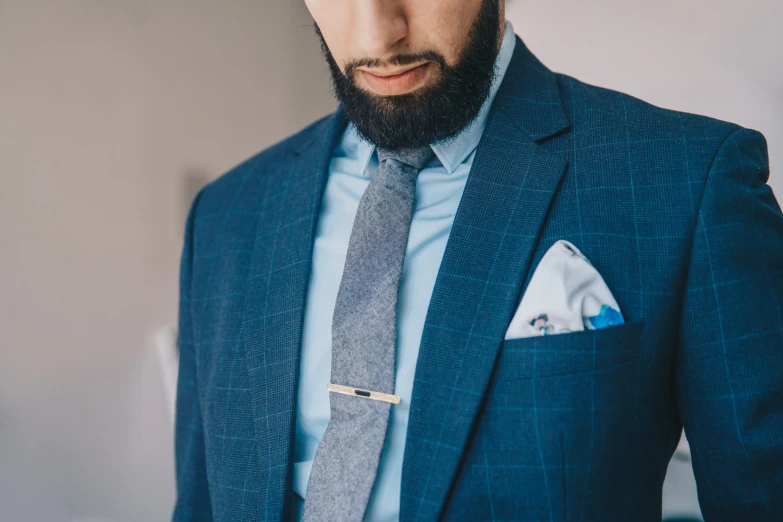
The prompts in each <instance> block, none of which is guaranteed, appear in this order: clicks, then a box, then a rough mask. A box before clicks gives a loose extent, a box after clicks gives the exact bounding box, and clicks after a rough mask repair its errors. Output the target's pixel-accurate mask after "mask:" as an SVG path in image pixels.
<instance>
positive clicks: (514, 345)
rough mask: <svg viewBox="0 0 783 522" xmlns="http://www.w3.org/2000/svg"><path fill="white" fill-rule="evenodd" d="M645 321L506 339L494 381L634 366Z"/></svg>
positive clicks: (593, 371)
mask: <svg viewBox="0 0 783 522" xmlns="http://www.w3.org/2000/svg"><path fill="white" fill-rule="evenodd" d="M643 330H644V321H639V322H635V323H626V324H623V325H619V326H612V327H609V328H603V329H600V330H584V331H581V332H572V333H565V334H556V335H545V336H541V337H525V338H521V339H508V340H506V341H505V342H504V343H503V346H502V352H501V356H500V357H501V358H500V364H499V366H498V373H497V379H498V380H500V381H504V380H512V381H513V380H519V379H531V378H545V377H555V376H562V375H574V374H579V373H595V372H602V371H610V370H612V369H614V368H617V367H620V366H622V365H627V364H632V363H634V362H635V361H636V360H637V359H638V358H639V355H640V351H641V345H642V343H641V335H642V331H643Z"/></svg>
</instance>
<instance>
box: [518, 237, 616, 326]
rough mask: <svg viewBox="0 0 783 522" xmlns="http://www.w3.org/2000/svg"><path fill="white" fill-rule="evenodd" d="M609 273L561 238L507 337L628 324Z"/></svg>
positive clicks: (541, 265) (535, 274) (539, 268)
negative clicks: (609, 284) (606, 278)
mask: <svg viewBox="0 0 783 522" xmlns="http://www.w3.org/2000/svg"><path fill="white" fill-rule="evenodd" d="M623 323H624V321H623V316H622V314H621V313H620V307H619V306H618V305H617V301H616V300H615V299H614V296H613V295H612V292H610V291H609V287H607V286H606V283H605V282H604V279H603V277H601V274H599V273H598V270H596V269H595V267H594V266H593V265H592V263H590V261H589V260H588V259H587V258H586V257H585V256H584V254H582V252H580V251H579V249H578V248H576V247H575V246H574V245H573V244H572V243H569V242H568V241H565V240H560V241H557V242H556V243H555V244H554V245H552V246H551V247H550V248H549V250H547V251H546V253H545V254H544V257H543V258H541V262H540V263H539V264H538V266H537V267H536V270H535V272H533V276H532V277H531V278H530V283H529V284H528V287H527V290H526V291H525V294H524V295H523V296H522V301H521V302H520V303H519V307H518V308H517V311H516V313H515V314H514V317H513V319H512V320H511V324H510V325H509V327H508V330H507V331H506V339H517V338H520V337H533V336H540V335H553V334H561V333H567V332H577V331H581V330H585V329H588V330H597V329H600V328H606V327H609V326H615V325H621V324H623Z"/></svg>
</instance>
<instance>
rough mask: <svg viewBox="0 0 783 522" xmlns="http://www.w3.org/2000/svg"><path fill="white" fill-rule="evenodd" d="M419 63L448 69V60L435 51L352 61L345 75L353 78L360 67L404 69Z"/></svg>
mask: <svg viewBox="0 0 783 522" xmlns="http://www.w3.org/2000/svg"><path fill="white" fill-rule="evenodd" d="M418 62H434V63H437V64H438V65H439V66H440V68H441V69H445V68H446V59H445V58H444V57H443V55H442V54H440V53H438V52H435V51H425V52H423V53H416V54H397V55H394V56H392V57H391V58H388V59H386V60H380V59H378V58H359V59H356V60H350V61H349V62H347V63H346V64H345V75H346V76H347V77H349V78H351V77H352V76H353V74H354V72H355V70H356V69H357V68H358V67H382V66H384V65H396V66H400V67H403V66H405V65H410V64H412V63H418Z"/></svg>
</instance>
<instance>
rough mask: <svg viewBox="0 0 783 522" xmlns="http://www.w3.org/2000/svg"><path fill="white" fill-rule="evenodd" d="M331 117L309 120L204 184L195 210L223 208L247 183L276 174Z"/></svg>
mask: <svg viewBox="0 0 783 522" xmlns="http://www.w3.org/2000/svg"><path fill="white" fill-rule="evenodd" d="M332 116H333V115H332V114H329V115H327V116H324V117H323V118H321V119H319V120H317V121H315V122H313V123H311V124H310V125H308V126H307V127H305V128H304V129H302V130H300V131H298V132H297V133H296V134H293V135H292V136H289V137H288V138H285V139H283V140H282V141H279V142H278V143H276V144H274V145H271V146H269V147H268V148H266V149H264V150H263V151H261V152H259V153H258V154H256V155H254V156H252V157H251V158H249V159H247V160H245V161H243V162H242V163H240V164H238V165H236V166H235V167H233V168H232V169H230V170H229V171H228V172H226V173H225V174H223V175H222V176H220V177H218V178H217V179H215V180H214V181H212V182H211V183H209V184H207V185H206V186H205V187H204V188H202V189H201V192H200V193H199V196H198V198H197V201H198V202H199V209H198V212H199V213H215V212H221V211H225V210H226V209H227V207H228V206H229V205H230V203H231V201H232V200H234V199H235V196H236V195H237V192H238V191H240V190H244V189H247V188H248V187H247V185H248V183H249V182H250V184H251V185H257V184H259V182H263V181H264V179H268V178H269V177H270V176H275V175H277V174H278V173H279V172H280V170H281V168H283V167H285V166H286V165H287V164H288V163H289V161H290V159H291V158H292V157H293V156H294V155H296V154H297V153H298V152H299V151H301V150H302V149H304V148H305V147H306V146H307V145H308V144H310V143H311V142H312V141H313V139H314V138H315V137H316V136H317V135H319V134H320V133H321V132H323V131H324V129H325V127H326V126H327V125H328V122H329V121H330V120H331V118H332ZM262 184H263V183H262Z"/></svg>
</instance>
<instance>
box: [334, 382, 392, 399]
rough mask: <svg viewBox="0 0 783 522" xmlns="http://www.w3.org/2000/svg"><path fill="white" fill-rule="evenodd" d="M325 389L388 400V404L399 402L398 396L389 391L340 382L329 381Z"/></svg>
mask: <svg viewBox="0 0 783 522" xmlns="http://www.w3.org/2000/svg"><path fill="white" fill-rule="evenodd" d="M326 389H327V390H329V391H330V392H334V393H342V394H344V395H353V396H354V397H362V398H364V399H372V400H374V401H381V402H388V403H390V404H399V403H400V398H399V397H397V396H396V395H392V394H391V393H381V392H374V391H370V390H362V389H359V388H352V387H350V386H342V385H340V384H332V383H329V384H327V385H326Z"/></svg>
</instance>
